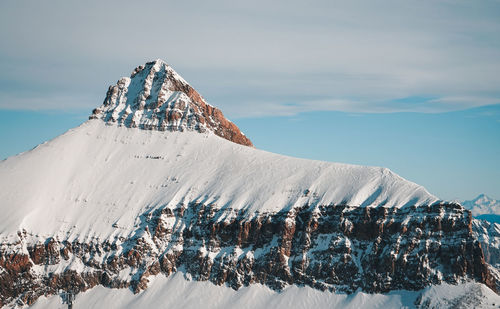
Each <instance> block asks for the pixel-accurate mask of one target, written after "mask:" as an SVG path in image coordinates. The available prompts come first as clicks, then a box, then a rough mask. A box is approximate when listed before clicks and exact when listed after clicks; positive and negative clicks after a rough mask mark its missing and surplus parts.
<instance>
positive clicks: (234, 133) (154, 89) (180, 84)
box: [90, 59, 252, 146]
mask: <svg viewBox="0 0 500 309" xmlns="http://www.w3.org/2000/svg"><path fill="white" fill-rule="evenodd" d="M96 118H100V119H103V120H104V121H106V122H109V123H111V122H116V123H118V124H119V125H123V126H126V127H129V128H135V127H138V128H141V129H146V130H158V131H166V130H168V131H184V130H193V131H198V132H205V131H206V130H210V131H212V132H213V133H215V134H216V135H218V136H220V137H222V138H225V139H227V140H230V141H232V142H235V143H238V144H241V145H245V146H252V142H251V141H250V140H249V139H248V138H247V137H246V136H245V135H244V134H243V133H241V131H240V130H239V129H238V127H237V126H236V125H235V124H234V123H232V122H231V121H229V120H227V119H226V118H225V117H224V115H223V114H222V112H221V111H220V110H219V109H217V108H215V107H213V106H212V105H210V104H208V103H207V102H206V101H205V100H204V99H203V97H202V96H201V95H200V94H199V93H198V92H197V91H196V90H194V89H193V87H191V86H190V85H189V84H188V83H187V82H186V81H185V80H184V79H183V78H182V77H181V76H180V75H179V74H177V72H175V71H174V69H172V68H171V67H170V66H169V65H168V64H167V63H166V62H165V61H163V60H161V59H157V60H155V61H151V62H148V63H146V64H145V65H141V66H138V67H136V68H135V69H134V71H133V72H132V75H131V76H130V77H122V78H121V79H120V80H118V82H117V83H116V85H115V86H110V87H109V89H108V92H107V93H106V98H105V99H104V103H103V104H102V106H101V107H99V108H96V109H94V111H93V113H92V115H91V116H90V119H96Z"/></svg>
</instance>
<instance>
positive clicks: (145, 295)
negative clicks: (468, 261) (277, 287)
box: [30, 272, 500, 309]
mask: <svg viewBox="0 0 500 309" xmlns="http://www.w3.org/2000/svg"><path fill="white" fill-rule="evenodd" d="M416 301H417V302H418V301H420V304H425V305H428V307H425V305H424V306H422V307H423V308H436V309H437V308H498V307H497V306H498V304H500V296H498V295H497V294H495V292H493V291H492V290H490V289H489V288H488V287H486V286H485V285H483V284H479V283H473V282H469V283H464V284H460V285H450V284H442V285H438V286H431V287H428V288H426V289H424V290H422V291H392V292H390V293H388V294H367V293H364V292H360V291H358V292H356V293H354V294H351V295H347V294H337V293H331V292H323V291H319V290H315V289H313V288H310V287H297V286H294V285H292V286H289V287H287V288H285V289H284V290H283V291H281V292H276V291H273V290H271V289H269V288H268V287H266V286H263V285H260V284H253V285H251V286H248V287H243V288H241V289H239V290H238V291H235V290H233V289H231V288H229V287H226V286H216V285H214V284H212V283H210V282H203V281H190V280H187V279H186V278H185V277H184V275H183V273H182V272H177V273H175V274H173V275H171V276H170V277H168V278H167V277H165V276H157V277H156V278H154V279H153V281H152V283H151V285H150V287H149V288H148V289H147V290H145V291H142V292H141V293H139V294H138V295H134V294H133V293H132V292H131V291H130V290H128V289H108V288H104V287H102V286H97V287H95V288H93V289H91V290H89V291H87V292H84V293H80V294H78V295H77V296H76V299H75V301H74V303H73V307H74V308H108V309H115V308H116V309H117V308H186V309H189V308H194V309H199V308H207V309H208V308H221V309H224V308H287V309H293V308H316V309H321V308H351V309H358V308H359V309H362V308H384V309H392V308H398V309H399V308H415V307H416V306H415V302H416ZM66 306H67V305H65V304H62V301H61V298H60V297H59V296H51V297H48V298H46V297H41V298H39V299H38V301H37V302H36V303H35V304H34V305H33V306H31V307H30V308H32V309H38V308H66Z"/></svg>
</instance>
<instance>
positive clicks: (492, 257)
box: [472, 219, 500, 291]
mask: <svg viewBox="0 0 500 309" xmlns="http://www.w3.org/2000/svg"><path fill="white" fill-rule="evenodd" d="M472 231H473V233H474V237H476V238H477V239H478V240H479V242H480V243H481V248H482V249H483V253H484V259H485V261H486V262H487V263H488V265H489V269H490V271H491V273H492V275H493V277H494V278H495V281H496V284H497V291H500V224H497V223H492V222H488V221H485V220H477V219H474V220H473V221H472Z"/></svg>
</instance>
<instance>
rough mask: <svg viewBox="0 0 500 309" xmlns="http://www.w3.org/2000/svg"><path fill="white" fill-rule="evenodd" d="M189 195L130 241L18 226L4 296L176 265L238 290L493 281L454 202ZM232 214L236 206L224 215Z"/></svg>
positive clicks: (2, 257) (0, 252) (142, 275)
mask: <svg viewBox="0 0 500 309" xmlns="http://www.w3.org/2000/svg"><path fill="white" fill-rule="evenodd" d="M214 206H215V205H204V204H195V203H191V204H189V205H187V207H185V206H179V207H178V208H175V209H171V208H168V207H160V208H157V209H156V210H154V211H151V212H148V213H144V214H142V215H141V217H140V218H141V224H140V226H139V227H138V228H137V230H136V231H135V232H134V233H133V234H132V235H131V236H130V237H129V238H114V239H93V240H89V241H88V242H85V243H81V242H77V241H73V242H70V241H68V240H65V239H53V238H50V239H38V238H37V237H36V236H34V235H30V234H28V233H26V232H20V233H18V235H17V239H9V240H7V239H4V240H2V245H1V247H0V248H1V249H0V267H1V270H2V271H1V272H0V304H1V305H7V304H10V305H12V304H17V305H24V304H31V303H33V302H34V301H35V300H36V299H37V298H38V297H40V296H41V295H51V294H56V293H58V291H59V290H72V291H73V292H76V293H78V292H81V291H85V290H87V289H89V288H92V287H94V286H95V285H99V284H100V285H104V286H107V287H110V288H130V289H132V290H133V291H134V292H139V291H140V290H142V289H145V288H147V285H148V278H149V277H150V276H154V275H167V276H168V275H169V274H171V273H172V272H176V271H182V272H184V273H185V274H186V276H188V277H191V278H193V279H194V280H208V281H211V282H213V283H215V284H218V285H222V284H225V285H228V286H231V287H232V288H234V289H238V288H240V287H241V286H245V285H249V284H252V283H261V284H265V285H267V286H269V287H271V288H273V289H278V290H279V289H281V288H283V287H284V286H286V285H288V284H298V285H308V286H311V287H314V288H317V289H321V290H331V291H342V292H353V291H355V290H356V289H358V288H360V289H362V290H364V291H367V292H387V291H390V290H394V289H409V290H417V289H421V288H424V287H426V286H428V285H430V284H437V283H441V282H449V283H457V282H463V281H465V280H467V279H473V280H476V281H478V282H483V283H485V284H487V285H488V286H490V287H492V288H495V282H494V280H493V278H492V276H491V274H490V272H489V270H488V265H487V263H486V261H485V258H484V255H483V251H482V248H481V244H480V243H479V241H478V240H477V239H476V237H474V235H473V231H472V221H471V220H472V219H471V214H470V212H469V211H466V210H464V209H463V208H462V207H461V206H460V205H456V204H435V205H431V206H420V207H413V206H407V207H403V208H399V209H398V208H384V207H379V208H367V207H363V208H362V207H350V206H347V205H325V206H315V207H312V206H311V207H309V206H307V205H305V206H304V207H301V208H293V209H291V210H283V211H280V212H276V213H261V214H255V215H253V216H250V217H249V216H248V215H245V214H244V212H242V211H236V210H234V211H232V210H231V209H219V210H216V209H217V207H214ZM228 212H234V216H230V217H231V218H232V219H229V220H226V219H225V218H227V214H228Z"/></svg>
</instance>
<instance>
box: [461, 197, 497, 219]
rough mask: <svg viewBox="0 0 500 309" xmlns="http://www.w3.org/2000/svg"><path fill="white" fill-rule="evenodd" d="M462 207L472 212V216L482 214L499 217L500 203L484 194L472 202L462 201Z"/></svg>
mask: <svg viewBox="0 0 500 309" xmlns="http://www.w3.org/2000/svg"><path fill="white" fill-rule="evenodd" d="M462 205H463V206H464V207H465V208H467V209H469V210H470V211H472V214H473V215H474V216H479V215H484V214H496V215H500V201H499V200H495V199H493V198H491V197H489V196H487V195H486V194H480V195H478V196H477V197H476V198H475V199H473V200H468V201H463V203H462Z"/></svg>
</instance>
